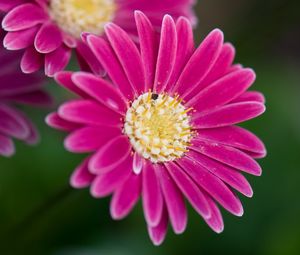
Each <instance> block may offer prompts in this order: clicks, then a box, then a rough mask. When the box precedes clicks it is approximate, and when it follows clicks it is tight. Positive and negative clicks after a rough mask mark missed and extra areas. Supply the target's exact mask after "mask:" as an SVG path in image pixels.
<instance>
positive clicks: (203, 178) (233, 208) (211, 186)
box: [177, 157, 243, 216]
mask: <svg viewBox="0 0 300 255" xmlns="http://www.w3.org/2000/svg"><path fill="white" fill-rule="evenodd" d="M177 163H178V164H179V165H180V166H181V168H182V169H183V170H184V171H185V172H186V173H187V174H188V175H190V176H191V177H192V178H193V179H194V181H195V182H196V183H197V184H198V185H199V187H201V188H202V189H204V190H205V191H206V192H207V193H208V194H209V195H210V196H212V197H213V198H214V199H215V200H217V201H218V202H219V203H220V204H221V205H222V206H223V207H224V208H225V209H226V210H228V211H229V212H231V213H232V214H234V215H236V216H242V215H243V206H242V204H241V202H240V200H239V199H238V197H237V196H235V194H234V193H233V192H232V191H231V190H230V189H229V188H228V187H227V186H226V185H225V184H224V183H223V182H222V181H221V180H220V179H219V178H218V177H216V176H215V175H213V174H212V173H210V172H209V171H208V170H207V169H206V168H204V167H202V166H201V165H200V164H199V162H196V161H195V160H191V159H189V158H187V157H184V158H181V159H180V160H178V161H177Z"/></svg>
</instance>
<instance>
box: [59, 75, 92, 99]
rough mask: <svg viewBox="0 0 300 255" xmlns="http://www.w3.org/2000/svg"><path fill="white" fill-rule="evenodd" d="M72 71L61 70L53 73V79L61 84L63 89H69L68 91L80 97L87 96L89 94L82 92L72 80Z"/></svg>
mask: <svg viewBox="0 0 300 255" xmlns="http://www.w3.org/2000/svg"><path fill="white" fill-rule="evenodd" d="M72 75H73V72H69V71H62V72H58V73H56V74H55V77H54V78H55V81H56V82H57V83H58V84H59V85H61V86H63V87H64V88H65V89H67V90H69V91H70V92H73V93H75V94H76V95H78V96H81V97H82V98H89V96H88V95H87V94H86V93H84V92H83V91H82V90H81V89H79V88H78V87H77V86H76V85H75V84H74V82H73V81H72Z"/></svg>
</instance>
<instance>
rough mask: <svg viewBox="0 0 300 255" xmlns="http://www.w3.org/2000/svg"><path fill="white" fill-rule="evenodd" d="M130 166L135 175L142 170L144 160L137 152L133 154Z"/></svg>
mask: <svg viewBox="0 0 300 255" xmlns="http://www.w3.org/2000/svg"><path fill="white" fill-rule="evenodd" d="M132 164H133V165H132V168H133V172H134V173H135V174H140V173H141V172H142V169H143V165H144V158H142V157H141V156H140V155H139V154H138V153H137V152H134V154H133V162H132Z"/></svg>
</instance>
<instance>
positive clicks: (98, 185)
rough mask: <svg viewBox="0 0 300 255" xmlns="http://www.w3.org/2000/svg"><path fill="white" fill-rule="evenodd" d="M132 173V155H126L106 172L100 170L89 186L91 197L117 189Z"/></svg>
mask: <svg viewBox="0 0 300 255" xmlns="http://www.w3.org/2000/svg"><path fill="white" fill-rule="evenodd" d="M130 174H132V157H131V156H128V157H127V159H126V160H124V161H123V162H121V163H120V164H119V165H118V166H116V167H115V168H114V169H112V170H110V171H108V172H102V173H100V174H99V175H97V177H96V179H95V180H94V181H93V184H92V186H91V194H92V196H93V197H96V198H101V197H106V196H108V195H110V194H111V193H113V192H114V191H115V190H117V189H118V188H119V187H120V186H121V185H122V184H123V183H124V182H125V181H126V180H127V179H128V177H129V176H130Z"/></svg>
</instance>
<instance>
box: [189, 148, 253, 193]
mask: <svg viewBox="0 0 300 255" xmlns="http://www.w3.org/2000/svg"><path fill="white" fill-rule="evenodd" d="M188 156H189V157H190V158H192V159H193V160H195V161H197V162H198V163H199V164H200V165H202V166H203V167H205V168H206V169H207V170H208V171H210V172H211V173H212V174H214V175H215V176H217V177H218V178H220V179H221V180H222V181H224V182H226V183H227V184H228V185H229V186H230V187H232V188H234V189H235V190H237V191H239V192H241V193H242V194H243V195H245V196H247V197H252V196H253V190H252V188H251V185H250V184H249V182H248V181H247V179H246V178H245V177H244V176H243V175H242V174H240V173H239V171H237V170H236V169H234V168H231V167H228V166H226V165H224V164H222V163H219V162H217V161H215V160H212V159H210V158H208V157H206V156H204V155H202V154H200V153H196V152H193V151H191V152H189V153H188Z"/></svg>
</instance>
